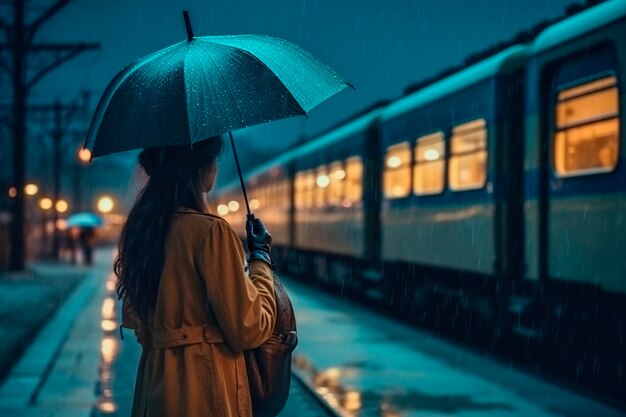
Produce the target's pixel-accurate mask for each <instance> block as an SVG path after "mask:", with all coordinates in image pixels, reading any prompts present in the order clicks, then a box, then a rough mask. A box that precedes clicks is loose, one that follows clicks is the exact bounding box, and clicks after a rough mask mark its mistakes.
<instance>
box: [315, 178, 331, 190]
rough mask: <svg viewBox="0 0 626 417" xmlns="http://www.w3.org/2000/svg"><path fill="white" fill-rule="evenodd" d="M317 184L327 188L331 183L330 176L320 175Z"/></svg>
mask: <svg viewBox="0 0 626 417" xmlns="http://www.w3.org/2000/svg"><path fill="white" fill-rule="evenodd" d="M316 182H317V186H318V187H320V188H326V187H328V184H330V178H328V175H320V176H319V177H317V181H316Z"/></svg>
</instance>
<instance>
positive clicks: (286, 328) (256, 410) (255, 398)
mask: <svg viewBox="0 0 626 417" xmlns="http://www.w3.org/2000/svg"><path fill="white" fill-rule="evenodd" d="M274 293H275V295H276V324H275V326H274V333H272V336H270V338H269V339H268V340H267V341H266V342H265V343H263V344H262V345H261V346H259V347H258V348H256V349H250V350H246V351H244V357H245V360H246V368H247V371H248V381H249V384H250V395H251V397H252V414H253V415H254V417H274V416H276V415H278V413H280V412H281V410H282V409H283V407H285V403H286V402H287V397H288V396H289V384H290V382H291V352H293V350H294V349H295V348H296V345H297V344H298V333H297V330H296V317H295V315H294V313H293V306H292V305H291V301H290V300H289V296H288V295H287V292H286V291H285V288H284V287H283V285H282V284H281V282H280V281H279V280H278V277H276V275H274Z"/></svg>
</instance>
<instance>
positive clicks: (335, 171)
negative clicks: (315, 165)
mask: <svg viewBox="0 0 626 417" xmlns="http://www.w3.org/2000/svg"><path fill="white" fill-rule="evenodd" d="M328 178H329V179H330V185H329V186H328V204H329V205H331V206H340V205H341V202H342V200H343V190H344V188H345V179H346V171H345V170H344V169H343V162H341V161H335V162H333V163H332V164H330V165H329V166H328Z"/></svg>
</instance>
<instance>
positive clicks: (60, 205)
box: [54, 200, 69, 213]
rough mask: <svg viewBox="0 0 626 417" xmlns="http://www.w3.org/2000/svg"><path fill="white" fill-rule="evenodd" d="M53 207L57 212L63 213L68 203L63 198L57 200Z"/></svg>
mask: <svg viewBox="0 0 626 417" xmlns="http://www.w3.org/2000/svg"><path fill="white" fill-rule="evenodd" d="M54 208H56V210H57V211H58V212H59V213H65V212H66V211H67V209H68V208H69V204H67V201H65V200H57V202H56V203H55V205H54Z"/></svg>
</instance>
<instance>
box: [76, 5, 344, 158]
mask: <svg viewBox="0 0 626 417" xmlns="http://www.w3.org/2000/svg"><path fill="white" fill-rule="evenodd" d="M185 18H186V23H187V32H188V39H187V40H186V41H183V42H180V43H177V44H175V45H172V46H170V47H168V48H165V49H163V50H161V51H158V52H155V53H153V54H151V55H148V56H146V57H144V58H141V59H139V60H138V61H136V62H134V63H132V64H130V65H129V66H127V67H126V68H124V69H123V70H122V71H121V72H120V73H119V74H117V76H116V77H115V78H114V79H113V80H112V81H111V83H110V84H109V85H108V87H107V89H106V91H105V92H104V94H103V96H102V98H101V100H100V102H99V104H98V107H97V109H96V112H95V115H94V117H93V120H92V122H91V126H90V128H89V132H88V135H87V140H86V142H85V147H86V148H88V149H89V150H91V151H92V156H94V157H96V156H99V155H106V154H110V153H114V152H121V151H126V150H130V149H137V148H145V147H152V146H165V145H183V144H189V145H191V144H193V143H195V142H198V141H200V140H203V139H207V138H209V137H212V136H216V135H220V134H223V133H227V132H231V131H233V130H237V129H241V128H245V127H249V126H253V125H256V124H260V123H265V122H269V121H272V120H277V119H282V118H286V117H291V116H296V115H303V114H307V113H308V112H309V111H310V110H311V109H312V108H314V107H315V106H317V105H318V104H320V103H321V102H323V101H324V100H326V99H328V98H329V97H331V96H333V95H334V94H336V93H338V92H339V91H341V90H343V89H345V88H346V87H348V86H351V84H350V83H348V82H347V81H346V80H344V79H343V78H342V77H341V76H340V75H339V74H337V73H336V72H335V71H334V70H332V69H331V68H329V67H328V66H326V65H324V64H322V63H321V62H320V61H318V60H317V59H316V58H315V57H314V56H313V55H312V54H310V53H309V52H307V51H305V50H304V49H302V48H300V47H299V46H297V45H294V44H293V43H290V42H287V41H285V40H283V39H278V38H273V37H270V36H262V35H239V36H206V37H197V38H196V37H194V36H193V32H192V30H191V25H190V23H189V20H188V16H187V15H185Z"/></svg>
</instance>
